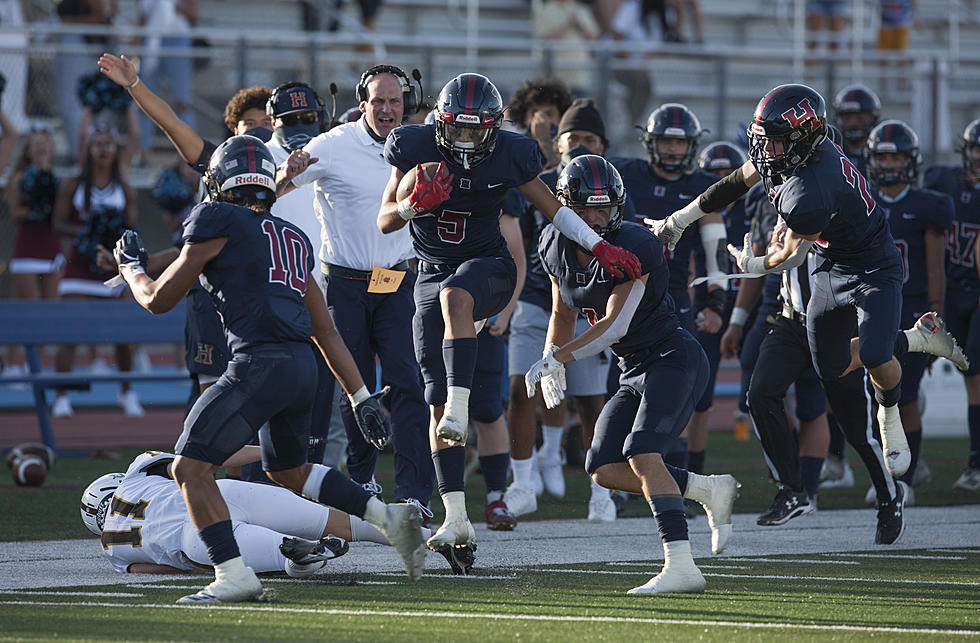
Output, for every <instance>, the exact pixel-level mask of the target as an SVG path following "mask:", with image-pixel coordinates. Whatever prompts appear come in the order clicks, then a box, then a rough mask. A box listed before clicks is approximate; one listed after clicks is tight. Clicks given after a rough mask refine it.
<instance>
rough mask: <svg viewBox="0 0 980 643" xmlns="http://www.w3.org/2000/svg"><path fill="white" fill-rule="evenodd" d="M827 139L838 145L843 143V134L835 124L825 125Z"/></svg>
mask: <svg viewBox="0 0 980 643" xmlns="http://www.w3.org/2000/svg"><path fill="white" fill-rule="evenodd" d="M827 140H828V141H830V142H831V143H833V144H834V145H836V146H837V147H840V146H842V145H843V144H844V135H843V134H841V133H840V129H839V128H838V127H837V126H836V125H827Z"/></svg>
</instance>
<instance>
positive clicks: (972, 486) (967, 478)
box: [953, 467, 980, 491]
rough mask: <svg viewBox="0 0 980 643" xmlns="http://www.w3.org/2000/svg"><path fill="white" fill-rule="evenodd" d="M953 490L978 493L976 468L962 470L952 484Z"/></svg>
mask: <svg viewBox="0 0 980 643" xmlns="http://www.w3.org/2000/svg"><path fill="white" fill-rule="evenodd" d="M953 488H954V489H962V490H963V491H980V469H978V468H976V467H967V468H966V469H963V473H962V475H960V477H959V478H957V479H956V482H954V483H953Z"/></svg>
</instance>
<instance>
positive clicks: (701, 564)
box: [606, 558, 827, 569]
mask: <svg viewBox="0 0 980 643" xmlns="http://www.w3.org/2000/svg"><path fill="white" fill-rule="evenodd" d="M732 560H735V559H734V558H733V559H732ZM820 562H822V563H825V562H827V561H825V560H822V561H820ZM606 564H607V565H613V566H615V567H636V566H637V565H642V564H643V563H636V562H634V563H630V562H625V561H623V562H615V563H606ZM698 567H700V568H701V569H749V568H748V566H746V565H715V564H714V563H704V562H700V561H699V562H698Z"/></svg>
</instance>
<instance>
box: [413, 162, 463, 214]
mask: <svg viewBox="0 0 980 643" xmlns="http://www.w3.org/2000/svg"><path fill="white" fill-rule="evenodd" d="M445 167H446V162H445V161H442V162H440V163H439V169H438V170H436V174H435V176H434V177H433V178H431V179H428V178H426V176H425V172H424V171H423V170H422V166H421V165H416V166H415V187H413V188H412V193H411V194H409V195H408V202H409V204H410V205H411V206H412V209H413V210H415V214H422V213H423V212H431V211H432V210H434V209H435V208H436V206H438V205H439V204H440V203H442V202H443V201H445V200H446V199H448V198H449V195H450V194H452V191H453V175H452V174H450V175H448V176H447V177H446V178H444V179H443V178H441V177H442V173H443V171H444V170H445Z"/></svg>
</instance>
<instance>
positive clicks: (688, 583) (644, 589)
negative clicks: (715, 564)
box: [626, 565, 706, 594]
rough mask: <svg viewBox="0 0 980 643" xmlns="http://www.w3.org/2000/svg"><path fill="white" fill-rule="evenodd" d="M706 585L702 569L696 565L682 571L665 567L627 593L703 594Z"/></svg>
mask: <svg viewBox="0 0 980 643" xmlns="http://www.w3.org/2000/svg"><path fill="white" fill-rule="evenodd" d="M705 586H706V583H705V580H704V576H703V575H702V574H701V570H700V569H698V568H697V567H696V566H695V565H691V566H690V568H687V569H685V570H684V571H681V570H679V569H677V568H676V567H665V568H664V569H663V571H662V572H660V573H659V574H657V575H656V576H654V577H653V578H651V579H650V580H648V581H647V582H645V583H643V584H642V585H640V586H639V587H634V588H633V589H631V590H629V591H628V592H626V593H627V594H703V593H704V588H705Z"/></svg>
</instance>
